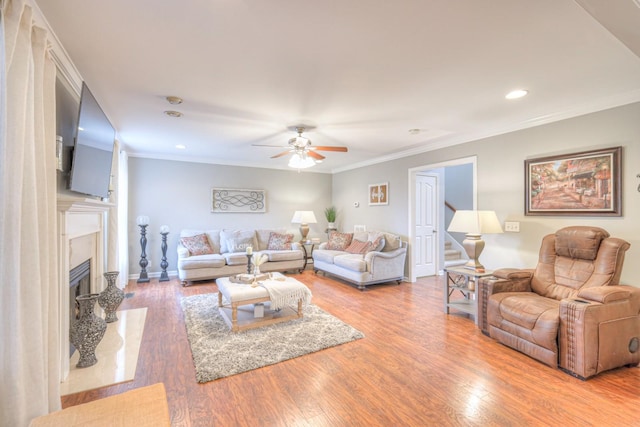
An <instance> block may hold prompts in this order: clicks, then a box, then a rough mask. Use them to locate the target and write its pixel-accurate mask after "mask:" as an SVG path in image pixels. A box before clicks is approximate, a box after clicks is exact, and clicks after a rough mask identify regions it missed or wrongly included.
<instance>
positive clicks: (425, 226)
mask: <svg viewBox="0 0 640 427" xmlns="http://www.w3.org/2000/svg"><path fill="white" fill-rule="evenodd" d="M437 190H438V179H437V176H434V175H416V216H415V219H416V229H415V242H414V244H413V250H414V251H415V256H414V260H415V266H414V268H415V272H416V277H423V276H434V275H435V274H436V269H437V265H436V264H437V261H436V260H437V255H438V254H437V248H438V233H437V229H436V225H437V224H438V209H437V195H438V191H437Z"/></svg>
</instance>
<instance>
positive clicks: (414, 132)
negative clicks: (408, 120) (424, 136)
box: [409, 128, 420, 135]
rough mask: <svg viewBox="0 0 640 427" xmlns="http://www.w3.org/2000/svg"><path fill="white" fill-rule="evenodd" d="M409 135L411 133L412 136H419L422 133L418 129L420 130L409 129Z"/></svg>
mask: <svg viewBox="0 0 640 427" xmlns="http://www.w3.org/2000/svg"><path fill="white" fill-rule="evenodd" d="M409 133H410V134H411V135H417V134H419V133H420V129H418V128H415V129H409Z"/></svg>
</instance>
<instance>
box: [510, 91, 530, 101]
mask: <svg viewBox="0 0 640 427" xmlns="http://www.w3.org/2000/svg"><path fill="white" fill-rule="evenodd" d="M528 93H529V91H528V90H524V89H516V90H512V91H511V92H509V93H508V94H507V95H506V96H505V98H507V99H518V98H522V97H523V96H526V95H527V94H528Z"/></svg>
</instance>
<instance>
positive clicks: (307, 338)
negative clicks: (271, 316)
mask: <svg viewBox="0 0 640 427" xmlns="http://www.w3.org/2000/svg"><path fill="white" fill-rule="evenodd" d="M181 304H182V310H183V311H184V317H185V324H186V327H187V337H188V338H189V344H190V345H191V353H192V354H193V362H194V364H195V368H196V379H197V380H198V382H199V383H206V382H208V381H213V380H216V379H218V378H223V377H228V376H230V375H235V374H239V373H241V372H246V371H250V370H252V369H257V368H261V367H263V366H268V365H273V364H276V363H278V362H282V361H284V360H288V359H293V358H295V357H299V356H302V355H305V354H309V353H313V352H316V351H319V350H323V349H326V348H329V347H333V346H336V345H339V344H344V343H347V342H350V341H354V340H357V339H360V338H364V334H363V333H362V332H360V331H358V330H357V329H354V328H353V327H351V326H349V325H347V324H346V323H344V322H343V321H341V320H340V319H338V318H336V317H334V316H332V315H330V314H329V313H327V312H325V311H323V310H322V309H320V308H319V307H317V306H315V305H313V304H310V305H308V306H307V307H305V308H304V311H303V312H304V317H303V318H302V319H295V320H292V321H290V322H283V323H278V324H275V325H270V326H265V327H262V328H256V329H249V330H247V331H243V332H237V333H232V332H231V330H230V329H229V326H227V324H226V323H225V321H224V319H223V318H222V316H221V315H220V313H219V311H218V296H217V294H204V295H194V296H190V297H185V298H182V300H181Z"/></svg>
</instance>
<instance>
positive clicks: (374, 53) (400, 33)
mask: <svg viewBox="0 0 640 427" xmlns="http://www.w3.org/2000/svg"><path fill="white" fill-rule="evenodd" d="M35 1H36V2H37V4H38V6H39V7H40V9H41V11H42V13H43V14H44V16H45V17H46V20H47V21H48V23H49V25H50V27H51V28H52V29H53V32H54V33H55V35H56V36H57V37H58V39H59V41H60V43H61V44H62V45H63V46H64V48H65V50H66V52H67V54H68V56H69V58H70V59H71V61H72V62H73V64H75V67H77V70H78V71H79V74H80V75H81V76H82V78H83V79H84V81H85V82H86V83H87V85H88V86H89V88H90V89H91V91H92V92H93V94H94V95H95V97H96V98H97V100H98V102H99V103H100V104H101V105H102V107H103V109H104V110H105V112H106V114H107V116H108V117H109V118H110V120H111V121H112V123H113V124H114V126H115V127H116V129H117V132H118V139H119V140H120V142H121V144H122V145H123V146H124V147H125V148H126V149H127V151H128V152H129V153H130V155H132V156H140V157H149V158H159V159H176V160H187V161H197V162H210V163H220V164H231V165H244V166H252V167H266V168H282V169H286V168H287V156H285V157H281V158H278V159H270V156H272V155H275V154H277V153H279V152H281V151H282V150H283V148H278V147H255V146H253V144H267V145H268V144H273V145H280V146H283V147H284V146H286V144H287V141H288V139H289V138H291V137H293V136H295V132H294V131H293V130H291V129H290V127H291V126H295V125H299V124H307V125H313V126H315V129H313V130H312V131H310V132H308V133H305V136H307V137H309V138H310V139H311V140H312V142H313V144H314V145H338V146H346V147H348V148H349V152H348V153H337V152H323V154H325V155H326V157H327V158H326V159H325V161H324V162H323V163H321V164H318V165H316V166H314V167H313V168H312V169H309V171H313V172H337V171H341V170H347V169H350V168H353V167H357V166H361V165H366V164H373V163H376V162H379V161H383V160H388V159H391V158H397V157H402V156H406V155H411V154H415V153H419V152H424V151H428V150H432V149H435V148H440V147H444V146H448V145H453V144H459V143H463V142H466V141H470V140H475V139H478V138H482V137H486V136H491V135H496V134H500V133H505V132H509V131H512V130H517V129H522V128H526V127H531V126H535V125H538V124H543V123H549V122H552V121H556V120H561V119H564V118H568V117H573V116H576V115H581V114H585V113H589V112H593V111H598V110H602V109H606V108H610V107H614V106H618V105H624V104H628V103H631V102H637V101H640V32H639V31H640V30H639V29H640V1H639V0H616V1H614V2H612V1H611V0H575V1H572V0H561V1H559V0H536V1H531V0H491V1H477V0H455V1H452V0H428V1H427V0H398V1H388V0H348V1H344V0H326V1H318V0H269V1H265V0H181V1H179V2H178V1H158V0H136V1H131V0H110V1H104V2H87V1H86V0H35ZM517 88H522V89H526V90H528V91H529V95H528V96H526V97H524V98H521V99H517V100H507V99H505V94H506V93H507V92H509V91H511V90H512V89H517ZM166 96H178V97H181V98H183V99H184V102H183V103H182V104H180V105H170V104H169V103H168V102H167V101H166V99H165V98H166ZM165 110H177V111H180V112H181V113H183V116H182V117H180V118H174V117H169V116H167V115H165V114H163V112H164V111H165ZM410 129H419V130H420V131H419V132H413V133H411V132H409V130H410ZM177 144H183V145H185V146H186V148H185V149H178V148H176V145H177Z"/></svg>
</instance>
